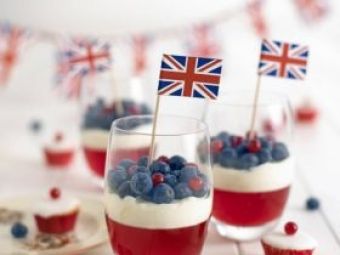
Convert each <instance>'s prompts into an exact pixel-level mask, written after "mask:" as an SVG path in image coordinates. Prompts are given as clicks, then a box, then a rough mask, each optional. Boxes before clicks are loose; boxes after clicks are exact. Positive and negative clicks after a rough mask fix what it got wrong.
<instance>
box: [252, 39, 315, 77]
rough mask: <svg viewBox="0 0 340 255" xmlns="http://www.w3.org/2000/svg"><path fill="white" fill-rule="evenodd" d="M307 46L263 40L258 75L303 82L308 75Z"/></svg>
mask: <svg viewBox="0 0 340 255" xmlns="http://www.w3.org/2000/svg"><path fill="white" fill-rule="evenodd" d="M308 54H309V50H308V47H307V46H301V45H298V44H293V43H285V42H278V41H269V40H263V41H262V45H261V56H260V64H259V69H258V73H259V74H260V75H269V76H275V77H281V78H289V79H298V80H303V79H304V78H305V76H306V73H307V60H308Z"/></svg>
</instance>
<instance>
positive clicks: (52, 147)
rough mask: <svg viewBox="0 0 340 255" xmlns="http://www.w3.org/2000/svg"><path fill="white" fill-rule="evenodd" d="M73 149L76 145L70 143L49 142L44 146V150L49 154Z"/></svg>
mask: <svg viewBox="0 0 340 255" xmlns="http://www.w3.org/2000/svg"><path fill="white" fill-rule="evenodd" d="M75 149H76V145H75V143H73V142H71V141H60V142H49V143H47V144H46V145H45V150H47V151H49V152H65V151H73V150H75Z"/></svg>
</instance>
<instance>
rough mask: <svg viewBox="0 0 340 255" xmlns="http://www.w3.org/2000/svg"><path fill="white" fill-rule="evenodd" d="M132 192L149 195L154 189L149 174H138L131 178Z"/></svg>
mask: <svg viewBox="0 0 340 255" xmlns="http://www.w3.org/2000/svg"><path fill="white" fill-rule="evenodd" d="M130 187H131V190H132V191H133V192H134V193H136V194H137V195H142V194H146V193H148V192H149V191H150V190H151V189H152V180H151V177H150V175H149V174H147V173H142V172H138V173H135V174H134V175H133V176H132V178H131V183H130Z"/></svg>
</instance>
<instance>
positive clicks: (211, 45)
mask: <svg viewBox="0 0 340 255" xmlns="http://www.w3.org/2000/svg"><path fill="white" fill-rule="evenodd" d="M187 45H188V49H189V53H190V54H191V55H194V56H200V57H209V56H217V55H219V54H220V51H221V47H220V45H219V44H218V40H217V37H216V33H215V31H214V30H213V27H212V26H211V25H209V24H200V25H195V26H193V28H192V33H189V40H188V43H187Z"/></svg>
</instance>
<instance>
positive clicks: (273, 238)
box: [262, 231, 318, 250]
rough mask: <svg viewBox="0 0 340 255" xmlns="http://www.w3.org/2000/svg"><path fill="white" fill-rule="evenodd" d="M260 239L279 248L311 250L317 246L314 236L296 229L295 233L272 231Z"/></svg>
mask: <svg viewBox="0 0 340 255" xmlns="http://www.w3.org/2000/svg"><path fill="white" fill-rule="evenodd" d="M262 241H263V242H264V243H265V244H268V245H270V246H272V247H274V248H279V249H292V250H313V249H315V248H316V247H317V246H318V245H317V242H316V241H315V239H314V238H312V237H311V236H310V235H308V234H306V233H304V232H301V231H298V232H297V233H296V234H295V235H286V234H284V233H273V234H270V235H267V236H265V237H263V239H262Z"/></svg>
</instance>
